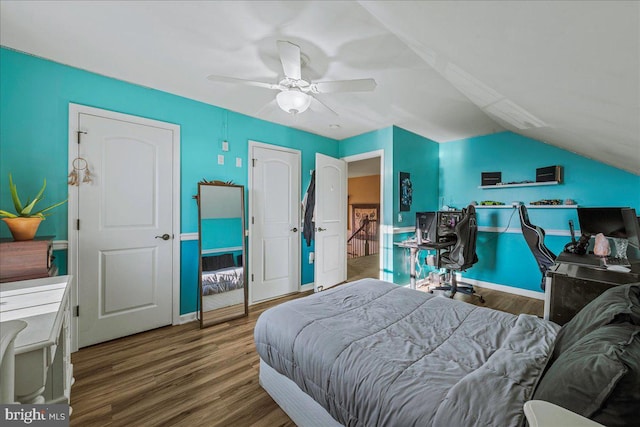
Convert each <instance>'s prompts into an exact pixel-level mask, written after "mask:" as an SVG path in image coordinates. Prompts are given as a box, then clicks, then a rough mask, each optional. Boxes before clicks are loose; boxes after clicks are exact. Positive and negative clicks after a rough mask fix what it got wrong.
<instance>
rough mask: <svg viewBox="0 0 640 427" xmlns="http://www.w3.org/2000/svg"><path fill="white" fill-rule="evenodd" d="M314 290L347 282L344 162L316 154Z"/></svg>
mask: <svg viewBox="0 0 640 427" xmlns="http://www.w3.org/2000/svg"><path fill="white" fill-rule="evenodd" d="M315 220H316V221H315V222H316V232H315V251H316V262H315V281H314V289H315V291H316V292H317V291H318V290H323V289H327V288H329V287H331V286H333V285H336V284H338V283H342V282H344V281H345V280H347V163H346V162H345V161H344V160H340V159H334V158H333V157H329V156H325V155H323V154H316V214H315Z"/></svg>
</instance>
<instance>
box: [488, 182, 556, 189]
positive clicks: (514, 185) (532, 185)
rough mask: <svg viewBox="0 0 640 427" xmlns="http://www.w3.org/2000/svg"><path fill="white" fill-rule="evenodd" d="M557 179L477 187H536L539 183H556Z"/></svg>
mask: <svg viewBox="0 0 640 427" xmlns="http://www.w3.org/2000/svg"><path fill="white" fill-rule="evenodd" d="M558 184H560V182H559V181H547V182H524V183H522V184H501V185H480V186H479V187H478V188H482V189H483V190H484V189H487V188H513V187H538V186H541V185H558Z"/></svg>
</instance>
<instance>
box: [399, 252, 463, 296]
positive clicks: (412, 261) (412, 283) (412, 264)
mask: <svg viewBox="0 0 640 427" xmlns="http://www.w3.org/2000/svg"><path fill="white" fill-rule="evenodd" d="M455 243H456V241H455V240H452V241H448V242H429V243H427V242H423V243H421V244H418V243H417V242H416V241H411V240H405V241H403V242H395V243H394V245H396V246H399V247H401V248H407V249H409V252H410V257H411V259H410V261H409V263H410V266H409V275H410V276H409V277H410V282H409V287H410V288H411V289H415V288H416V256H417V255H418V252H420V250H434V249H435V250H436V251H437V253H438V256H439V255H440V250H442V249H445V248H448V247H451V246H453V245H455ZM439 264H440V263H439V262H437V263H436V265H439Z"/></svg>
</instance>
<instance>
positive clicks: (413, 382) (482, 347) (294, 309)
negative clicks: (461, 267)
mask: <svg viewBox="0 0 640 427" xmlns="http://www.w3.org/2000/svg"><path fill="white" fill-rule="evenodd" d="M610 291H613V292H607V293H605V294H603V295H607V296H606V297H605V298H603V297H601V298H599V299H597V300H596V301H594V302H592V304H589V306H587V307H585V309H584V310H583V311H584V312H585V313H586V314H585V315H583V313H582V312H581V313H579V315H578V316H576V318H575V319H574V321H575V322H574V321H572V322H569V323H568V324H567V325H565V326H564V327H563V328H562V329H560V327H559V326H558V325H556V324H554V323H552V322H548V321H544V320H542V319H539V318H537V317H535V316H530V315H519V316H515V315H512V314H508V313H503V312H500V311H496V310H491V309H487V308H482V307H477V306H473V305H470V304H467V303H464V302H460V301H456V300H452V299H448V298H442V297H440V296H434V295H431V294H427V293H423V292H419V291H415V290H411V289H407V288H404V287H400V286H397V285H394V284H391V283H388V282H383V281H380V280H375V279H363V280H361V281H358V282H353V283H349V284H345V285H342V286H339V287H336V288H333V289H330V290H327V291H324V292H321V293H317V294H314V295H310V296H308V297H305V298H301V299H298V300H294V301H289V302H286V303H283V304H280V305H278V306H276V307H273V308H271V309H269V310H267V311H265V312H264V313H263V314H262V315H261V316H260V317H259V319H258V321H257V323H256V327H255V334H254V336H255V343H256V348H257V351H258V354H259V355H260V382H261V384H262V386H263V387H264V388H265V390H267V392H268V393H269V394H270V395H271V396H272V397H274V400H276V402H277V403H278V404H279V405H280V406H281V407H282V408H283V409H284V410H285V412H287V414H289V416H290V417H291V418H292V419H293V421H294V422H296V423H297V424H299V425H318V426H320V425H322V426H328V425H335V426H339V425H343V426H475V425H487V426H489V425H495V426H520V425H523V423H524V411H523V405H524V403H525V402H527V401H529V400H532V399H534V398H535V399H540V400H545V401H548V402H552V403H556V404H558V405H560V406H562V407H565V408H567V409H569V410H571V411H573V412H576V413H579V414H581V415H583V416H585V417H589V418H592V419H594V420H596V421H598V422H601V423H604V424H606V425H609V426H613V425H629V424H625V423H628V421H629V419H631V418H630V417H635V416H636V415H635V414H633V413H632V412H629V408H633V409H635V408H634V406H635V407H637V405H638V404H640V381H639V380H638V375H639V373H640V366H638V364H640V326H639V325H640V285H638V284H636V285H626V286H619V287H616V288H612V289H611V290H610ZM601 299H602V300H601ZM591 306H593V307H591ZM589 307H591V309H590V310H588V308H589ZM585 310H586V311H585ZM590 313H595V314H590ZM607 328H609V329H607ZM614 330H615V331H614ZM598 334H600V335H598ZM611 337H614V338H611ZM585 340H586V343H585V342H584V341H585ZM594 342H595V343H594ZM575 348H580V349H583V348H589V349H591V350H590V351H586V352H582V353H581V352H577V351H575ZM612 349H614V350H615V351H614V350H612ZM611 352H613V353H615V354H616V355H617V356H616V357H617V359H616V360H615V362H612V361H611V360H609V359H610V353H611ZM583 353H584V354H583ZM603 354H605V355H606V356H603ZM603 357H604V359H603ZM594 363H595V364H596V365H597V366H600V365H598V363H600V364H601V365H602V366H604V367H606V369H604V368H603V369H599V370H598V372H597V373H596V374H594V375H590V376H585V375H584V367H585V366H594ZM572 381H574V382H576V381H577V382H578V384H577V385H575V384H572V383H571V382H572ZM634 403H635V405H633V404H634ZM630 404H631V405H630ZM620 420H622V423H620ZM635 420H636V421H637V418H636V419H635Z"/></svg>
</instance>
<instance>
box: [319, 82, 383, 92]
mask: <svg viewBox="0 0 640 427" xmlns="http://www.w3.org/2000/svg"><path fill="white" fill-rule="evenodd" d="M376 86H377V83H376V81H375V80H374V79H357V80H334V81H331V82H318V83H312V84H311V85H310V88H311V89H310V90H311V92H313V93H335V92H371V91H372V90H374V89H375V88H376Z"/></svg>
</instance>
